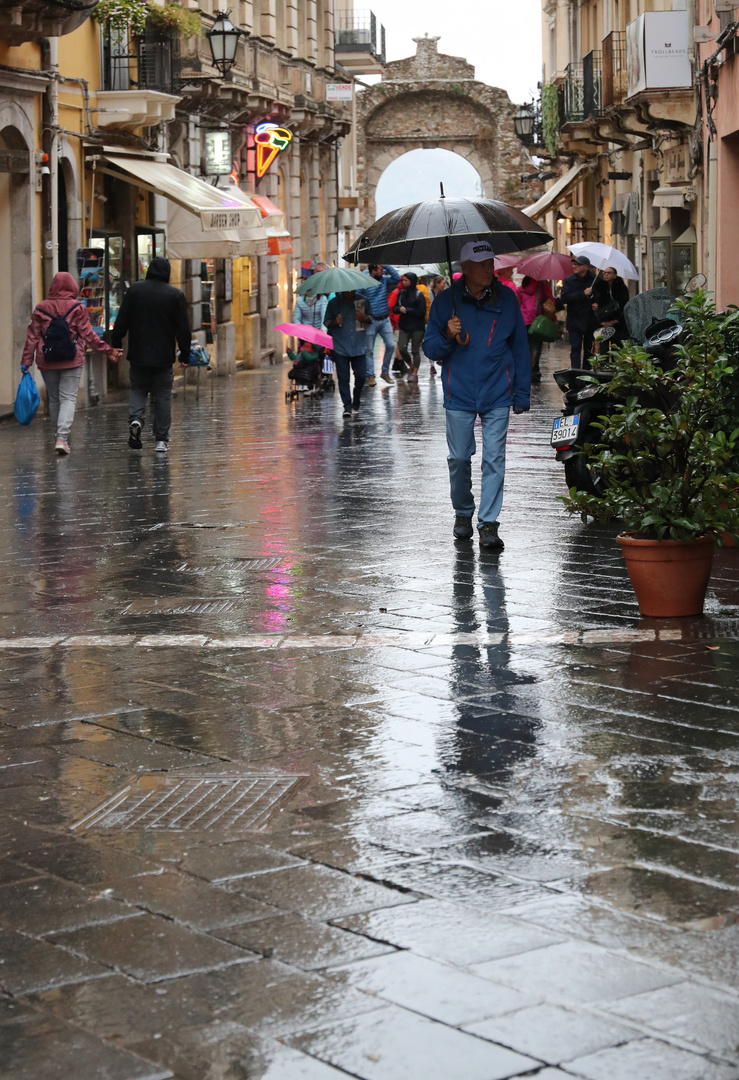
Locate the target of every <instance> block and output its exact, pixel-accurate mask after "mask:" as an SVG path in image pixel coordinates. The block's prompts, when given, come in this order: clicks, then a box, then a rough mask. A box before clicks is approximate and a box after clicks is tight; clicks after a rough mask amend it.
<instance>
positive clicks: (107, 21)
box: [93, 0, 149, 36]
mask: <svg viewBox="0 0 739 1080" xmlns="http://www.w3.org/2000/svg"><path fill="white" fill-rule="evenodd" d="M148 14H149V5H148V4H147V3H146V0H98V3H97V4H96V5H95V10H94V11H93V18H94V19H95V20H96V21H97V22H98V23H100V25H101V26H103V27H105V29H106V30H107V31H108V32H112V33H114V34H117V35H120V34H127V33H129V32H130V33H131V34H133V35H134V36H136V35H138V34H143V32H144V27H145V26H146V18H147V16H148Z"/></svg>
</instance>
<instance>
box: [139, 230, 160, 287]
mask: <svg viewBox="0 0 739 1080" xmlns="http://www.w3.org/2000/svg"><path fill="white" fill-rule="evenodd" d="M165 253H166V243H165V236H164V232H163V231H156V230H154V229H137V230H136V266H137V271H138V278H139V281H143V280H144V278H145V277H146V271H147V270H148V269H149V267H150V266H151V260H152V259H155V258H159V257H160V256H163V255H165Z"/></svg>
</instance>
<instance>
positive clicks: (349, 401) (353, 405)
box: [334, 352, 367, 409]
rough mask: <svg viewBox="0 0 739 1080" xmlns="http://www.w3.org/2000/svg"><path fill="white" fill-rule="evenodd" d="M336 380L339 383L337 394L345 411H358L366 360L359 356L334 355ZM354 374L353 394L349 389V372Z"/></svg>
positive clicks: (363, 356) (365, 371)
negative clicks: (339, 395)
mask: <svg viewBox="0 0 739 1080" xmlns="http://www.w3.org/2000/svg"><path fill="white" fill-rule="evenodd" d="M334 363H335V364H336V378H337V379H338V381H339V393H340V394H341V400H342V401H343V402H344V408H345V409H358V408H359V399H360V398H361V396H362V387H363V386H364V380H365V378H366V376H367V358H366V357H365V355H364V353H363V354H362V355H361V356H339V354H338V353H336V352H335V353H334ZM350 371H353V372H354V394H352V392H351V390H350V389H349V372H350Z"/></svg>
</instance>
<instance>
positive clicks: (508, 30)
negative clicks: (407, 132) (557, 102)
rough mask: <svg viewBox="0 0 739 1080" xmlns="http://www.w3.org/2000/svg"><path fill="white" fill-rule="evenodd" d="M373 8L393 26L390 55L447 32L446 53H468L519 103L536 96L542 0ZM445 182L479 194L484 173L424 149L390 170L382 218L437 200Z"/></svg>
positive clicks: (389, 0) (376, 4)
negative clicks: (479, 174) (423, 201)
mask: <svg viewBox="0 0 739 1080" xmlns="http://www.w3.org/2000/svg"><path fill="white" fill-rule="evenodd" d="M356 6H357V7H360V4H359V3H357V5H356ZM361 6H364V5H361ZM367 7H370V8H371V9H372V10H373V11H374V13H375V15H376V16H377V18H378V21H379V22H381V23H383V24H384V26H385V33H386V53H387V59H388V60H402V59H403V57H406V56H412V55H413V54H414V53H415V51H416V46H415V45H414V43H413V38H414V37H423V35H424V34H426V33H428V34H429V35H432V36H438V37H439V44H438V49H439V52H443V53H450V54H451V55H452V56H462V57H464V58H465V60H468V61H469V63H471V64H474V65H475V69H476V71H475V75H476V78H478V79H480V80H481V81H482V82H486V83H489V84H490V85H492V86H500V87H502V88H503V89H504V90H506V91H507V92H508V95H509V97H510V98H511V100H512V101H513V102H515V103H517V104H518V103H520V102H524V101H531V100H532V99H533V98H534V97H535V96H536V84H537V83H538V82H539V80H540V78H541V0H406V2H405V3H398V0H368V3H367ZM367 81H368V82H375V81H377V80H376V79H367ZM440 180H442V181H443V182H444V187H445V190H446V192H447V194H449V195H460V196H466V195H475V194H477V190H476V188H477V184H476V174H475V172H474V170H473V169H472V168H471V166H469V165H468V164H467V162H466V161H463V160H462V159H460V158H458V157H457V156H456V155H454V154H450V153H447V152H446V151H441V150H417V151H414V152H413V153H412V154H408V155H406V156H405V157H403V158H400V159H398V160H397V161H395V162H393V164H392V165H391V166H390V167H389V168H388V169H387V170H386V172H385V173H384V174H383V177H382V179H381V181H380V184H379V186H378V189H377V216H378V217H381V216H382V215H383V214H385V213H387V212H388V211H389V210H393V209H395V207H397V206H404V205H405V204H406V203H411V202H417V201H419V200H420V199H430V198H435V197H436V195H438V192H439V181H440Z"/></svg>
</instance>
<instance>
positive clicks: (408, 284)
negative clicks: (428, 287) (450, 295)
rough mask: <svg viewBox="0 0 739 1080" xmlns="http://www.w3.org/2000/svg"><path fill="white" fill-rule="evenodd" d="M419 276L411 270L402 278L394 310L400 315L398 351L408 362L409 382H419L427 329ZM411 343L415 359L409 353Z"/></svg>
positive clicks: (405, 361)
mask: <svg viewBox="0 0 739 1080" xmlns="http://www.w3.org/2000/svg"><path fill="white" fill-rule="evenodd" d="M417 282H418V278H417V277H416V275H415V274H414V273H412V272H411V271H410V270H409V271H408V273H407V274H403V276H402V278H401V279H400V290H399V291H398V299H397V300H396V301H395V307H394V308H393V311H394V312H395V313H396V315H399V316H400V318H399V320H398V352H399V353H400V355H401V357H402V359H403V363H405V364H408V365H409V367H410V371H409V372H408V382H418V369H419V367H420V366H421V342H422V341H423V334H424V330H425V329H426V297H425V296H424V295H423V293H422V292H421V290H420V289H419V288H418V287H417ZM409 343H410V346H411V351H412V353H413V359H411V357H410V355H409V353H408V344H409Z"/></svg>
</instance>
